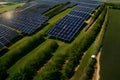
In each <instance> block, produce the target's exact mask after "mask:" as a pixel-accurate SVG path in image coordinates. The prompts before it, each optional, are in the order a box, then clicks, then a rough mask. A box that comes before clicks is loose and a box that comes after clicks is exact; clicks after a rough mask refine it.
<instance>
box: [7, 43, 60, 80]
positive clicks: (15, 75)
mask: <svg viewBox="0 0 120 80" xmlns="http://www.w3.org/2000/svg"><path fill="white" fill-rule="evenodd" d="M46 44H47V45H45V44H44V45H43V46H41V45H40V47H39V46H38V47H37V48H36V49H35V50H34V51H32V52H30V53H29V54H28V55H26V56H25V57H24V58H22V59H21V60H20V61H18V62H17V63H16V64H15V65H14V66H13V67H11V68H10V69H9V70H8V73H9V75H10V76H9V77H8V79H7V80H15V79H17V80H21V79H22V80H32V78H33V76H34V75H35V74H36V71H37V70H38V69H39V68H41V67H42V66H43V65H44V64H45V63H46V62H47V61H48V60H49V58H50V57H51V56H52V53H53V52H54V51H55V50H56V49H57V47H58V45H57V43H55V42H54V41H47V42H46ZM22 61H24V64H23V62H22Z"/></svg>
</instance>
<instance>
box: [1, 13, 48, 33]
mask: <svg viewBox="0 0 120 80" xmlns="http://www.w3.org/2000/svg"><path fill="white" fill-rule="evenodd" d="M26 14H27V15H26ZM46 20H48V17H46V16H41V15H37V14H31V13H27V12H24V13H16V14H14V17H13V18H11V19H10V20H8V19H5V18H3V19H1V20H0V23H1V24H4V25H7V26H10V27H12V28H14V29H17V30H20V31H23V32H24V33H27V34H29V35H30V34H32V33H33V32H34V31H36V30H37V29H38V28H39V27H40V25H41V24H43V23H44V22H45V21H46Z"/></svg>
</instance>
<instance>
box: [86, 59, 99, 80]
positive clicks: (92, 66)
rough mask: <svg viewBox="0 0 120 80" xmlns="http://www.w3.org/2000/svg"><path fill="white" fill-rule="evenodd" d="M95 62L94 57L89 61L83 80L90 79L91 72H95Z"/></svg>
mask: <svg viewBox="0 0 120 80" xmlns="http://www.w3.org/2000/svg"><path fill="white" fill-rule="evenodd" d="M96 62H97V61H96V59H93V60H92V61H91V62H90V64H89V66H88V70H87V72H86V76H87V77H86V78H85V80H91V79H92V77H93V74H94V72H95V64H96Z"/></svg>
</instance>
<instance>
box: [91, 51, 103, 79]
mask: <svg viewBox="0 0 120 80" xmlns="http://www.w3.org/2000/svg"><path fill="white" fill-rule="evenodd" d="M100 56H101V51H100V52H99V53H98V55H97V64H96V69H95V73H94V76H93V79H92V80H100Z"/></svg>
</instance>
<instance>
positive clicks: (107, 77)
mask: <svg viewBox="0 0 120 80" xmlns="http://www.w3.org/2000/svg"><path fill="white" fill-rule="evenodd" d="M108 20H109V21H108V27H107V31H106V34H105V38H104V42H103V51H102V54H101V72H100V76H101V80H119V79H120V63H119V62H120V10H113V9H110V10H109V19H108Z"/></svg>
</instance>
